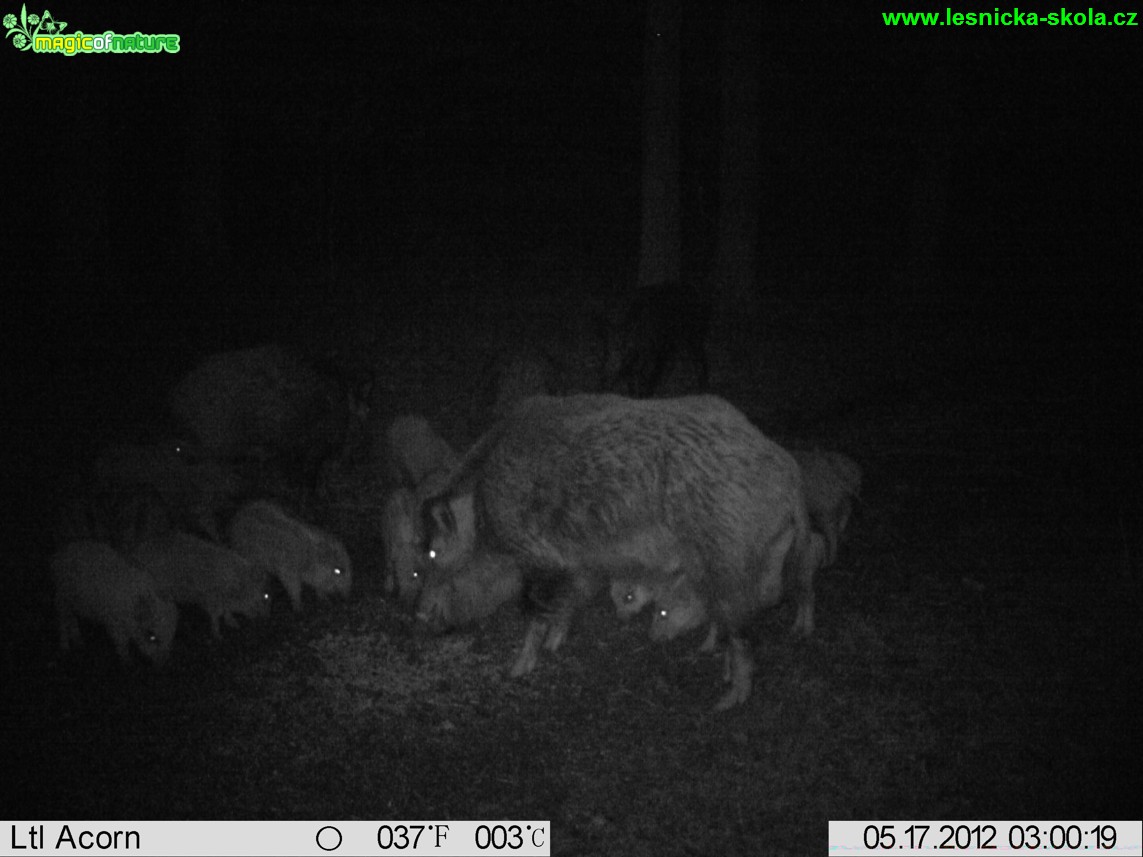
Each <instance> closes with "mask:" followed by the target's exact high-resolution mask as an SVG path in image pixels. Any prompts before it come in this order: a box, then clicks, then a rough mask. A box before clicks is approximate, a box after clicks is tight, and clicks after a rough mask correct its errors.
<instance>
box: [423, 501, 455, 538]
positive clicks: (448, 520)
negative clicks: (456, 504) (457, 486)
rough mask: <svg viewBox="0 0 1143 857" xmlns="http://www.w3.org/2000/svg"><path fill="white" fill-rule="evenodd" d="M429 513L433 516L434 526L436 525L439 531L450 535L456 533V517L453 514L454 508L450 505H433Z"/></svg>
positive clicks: (438, 503) (439, 503)
mask: <svg viewBox="0 0 1143 857" xmlns="http://www.w3.org/2000/svg"><path fill="white" fill-rule="evenodd" d="M429 513H430V514H431V515H432V520H433V524H435V525H436V527H437V528H438V529H441V530H444V531H445V532H447V533H449V534H450V535H451V534H452V533H455V532H456V516H455V515H454V514H453V513H452V506H451V505H450V504H448V503H441V502H437V503H433V505H432V506H431V507H430V509H429Z"/></svg>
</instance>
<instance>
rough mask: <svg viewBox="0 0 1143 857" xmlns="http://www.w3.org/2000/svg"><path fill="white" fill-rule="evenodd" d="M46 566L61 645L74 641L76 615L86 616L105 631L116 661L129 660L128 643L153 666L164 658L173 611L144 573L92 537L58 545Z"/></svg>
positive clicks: (176, 614)
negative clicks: (50, 576)
mask: <svg viewBox="0 0 1143 857" xmlns="http://www.w3.org/2000/svg"><path fill="white" fill-rule="evenodd" d="M49 567H50V568H51V573H52V582H53V584H54V585H55V606H56V617H57V619H58V621H59V632H60V648H61V649H63V650H65V651H66V650H67V649H69V648H70V647H71V644H72V643H73V642H76V641H77V640H79V639H80V631H79V619H88V620H90V621H93V622H96V623H98V624H100V625H102V626H103V627H104V628H105V629H106V630H107V633H108V634H109V635H110V636H111V641H112V642H113V643H114V644H115V652H116V654H117V655H119V660H120V661H122V662H124V663H126V662H128V660H129V659H130V650H129V648H128V646H129V644H130V643H134V644H135V647H136V648H137V649H138V650H139V653H140V654H141V655H143V656H144V657H145V658H147V659H148V660H149V661H151V662H152V663H154V664H155V665H156V666H161V665H162V664H163V663H164V662H165V661H166V660H167V657H168V655H169V654H170V651H171V643H172V642H173V641H174V638H175V629H176V628H177V627H178V621H179V611H178V608H177V607H175V605H174V602H173V601H171V599H169V598H167V597H165V596H164V595H163V594H162V593H161V592H160V590H159V588H158V586H157V585H156V583H155V581H154V579H153V578H152V577H151V576H150V575H149V574H148V573H147V572H145V571H144V570H143V569H141V568H139V567H137V566H135V565H132V564H131V563H129V562H128V561H127V560H126V559H125V558H124V557H123V556H122V555H121V554H120V553H119V552H118V551H116V550H115V549H114V548H112V547H111V546H110V545H107V544H103V543H102V542H96V541H78V542H72V543H70V544H67V545H64V546H63V547H62V548H60V549H59V550H58V551H56V553H55V554H54V555H53V556H52V558H51V560H50V561H49Z"/></svg>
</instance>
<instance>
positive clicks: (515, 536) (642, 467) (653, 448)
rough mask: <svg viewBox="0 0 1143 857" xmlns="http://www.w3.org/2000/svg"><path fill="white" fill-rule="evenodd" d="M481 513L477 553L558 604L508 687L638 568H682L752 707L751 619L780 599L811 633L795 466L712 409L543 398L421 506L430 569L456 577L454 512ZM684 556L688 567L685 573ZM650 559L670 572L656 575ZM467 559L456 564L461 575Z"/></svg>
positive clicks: (710, 404)
mask: <svg viewBox="0 0 1143 857" xmlns="http://www.w3.org/2000/svg"><path fill="white" fill-rule="evenodd" d="M465 491H471V492H472V494H473V498H474V507H475V514H474V527H475V535H474V539H475V545H476V547H475V548H474V553H475V555H477V556H479V555H480V553H481V552H483V553H488V554H495V553H498V552H499V553H508V554H509V555H511V556H513V557H514V558H515V559H516V561H517V562H518V563H519V564H520V566H521V571H522V576H523V581H524V587H525V590H526V591H528V590H530V589H531V588H532V587H534V586H543V587H544V588H545V589H547V590H549V591H554V592H555V593H556V595H555V597H553V598H552V599H551V601H550V604H549V608H548V609H547V610H545V611H544V612H542V613H540V614H539V615H538V616H537V617H536V618H534V619H533V620H532V622H531V624H530V625H529V628H528V632H527V634H526V636H525V639H524V645H523V647H522V649H521V652H520V654H519V656H518V657H517V659H516V661H515V663H514V664H513V667H512V669H511V674H512V675H514V676H519V675H523V674H525V673H528V672H530V671H531V670H532V669H534V668H535V666H536V663H537V658H538V654H539V648H540V645H541V644H542V643H543V644H544V645H545V646H546V648H548V649H549V650H551V651H555V650H556V649H557V648H558V647H559V646H560V644H561V643H562V641H563V639H564V636H565V635H566V631H567V627H568V623H569V621H570V619H571V617H572V616H573V615H574V613H575V611H576V609H577V608H578V607H579V606H580V605H581V604H583V603H585V602H586V601H587V600H589V599H590V597H591V595H592V594H593V593H594V592H596V591H597V590H598V589H599V588H600V587H601V586H604V585H607V584H609V583H610V582H611V581H612V580H616V579H630V578H632V576H633V573H632V570H633V565H636V566H638V565H640V564H642V565H643V568H641V569H638V574H639V575H642V576H644V577H646V578H647V579H649V580H651V581H657V582H667V581H669V580H671V579H672V577H673V576H674V575H675V574H676V573H677V569H678V568H679V563H680V562H682V563H683V564H684V566H685V567H686V568H687V570H688V575H689V577H690V581H691V583H692V584H693V585H694V587H695V588H696V590H697V591H698V592H699V593H700V595H701V596H702V599H703V603H704V604H705V605H707V608H708V609H709V610H710V612H711V614H712V619H713V620H714V621H716V622H717V623H718V624H719V626H720V627H722V628H725V629H726V632H727V635H728V638H729V644H730V647H729V648H730V663H731V667H732V670H731V671H732V687H731V689H730V690H729V691H728V692H727V694H726V695H725V696H724V697H723V698H722V699H721V700H720V701H719V702H718V704H717V706H716V707H717V708H718V709H719V710H722V709H726V708H729V707H731V706H733V705H737V704H739V703H742V702H744V701H745V700H746V699H747V698H748V696H749V694H750V689H751V686H752V681H753V672H754V659H753V655H752V653H751V651H750V648H749V646H748V645H747V642H746V640H745V637H744V631H745V629H746V627H747V625H748V623H749V622H750V620H751V619H752V617H753V616H754V615H755V614H756V613H757V612H758V611H759V610H760V609H762V608H765V607H769V606H772V605H775V604H777V603H778V602H779V601H780V600H781V599H782V598H783V596H784V595H786V594H787V593H790V594H792V595H793V597H794V600H795V603H796V608H797V609H796V618H795V623H794V628H795V631H797V632H799V633H802V634H809V633H811V632H812V630H813V607H814V596H813V575H814V572H815V570H816V564H815V563H814V562H813V561H812V558H811V557H810V555H809V551H810V529H809V519H808V515H807V512H806V507H805V497H804V494H803V488H802V477H801V472H800V470H799V468H798V466H797V463H796V462H795V461H794V459H793V458H792V457H791V456H790V454H789V453H788V452H786V451H785V450H784V449H782V448H781V447H780V446H779V445H778V444H776V443H774V442H773V441H771V440H769V439H768V438H767V437H766V436H765V435H763V434H762V432H760V431H759V430H758V429H757V428H755V427H754V426H753V425H752V424H751V423H750V421H749V420H747V419H746V417H744V416H743V415H742V414H741V413H740V412H739V411H738V410H736V409H735V408H734V407H733V406H731V405H730V404H729V403H727V402H726V401H724V400H722V399H719V398H717V397H714V396H696V397H688V398H681V399H667V400H636V399H625V398H622V397H619V396H612V395H600V396H569V397H566V398H562V399H561V398H554V397H544V396H540V397H534V398H530V399H527V400H525V401H524V402H522V403H521V404H520V405H519V406H518V407H517V408H515V409H514V410H513V411H512V413H511V414H510V415H509V416H508V417H507V418H505V419H504V420H502V421H501V422H500V423H498V424H497V425H496V426H494V427H493V428H492V429H491V430H490V431H489V432H487V433H486V434H485V435H484V436H483V437H482V438H481V440H480V441H478V442H477V444H476V445H475V446H474V447H473V449H471V450H470V451H469V453H468V454H467V455H466V456H465V459H464V460H463V461H462V462H461V465H460V466H459V467H458V468H457V470H456V471H455V472H454V473H453V474H452V476H451V477H450V478H449V480H448V483H447V484H446V486H445V488H444V490H443V491H442V492H441V493H440V494H439V495H438V496H436V497H433V498H430V499H429V500H428V501H427V503H426V522H427V523H428V524H429V525H430V526H431V529H430V531H429V535H428V538H427V542H428V546H429V551H430V555H431V556H432V557H434V558H435V560H434V561H436V562H438V563H440V562H441V561H442V560H441V558H442V557H449V559H448V561H447V562H448V564H450V565H451V564H454V563H456V562H458V559H457V552H456V551H455V550H454V545H455V544H456V543H457V542H460V541H463V540H464V538H465V536H464V534H462V533H458V530H457V523H456V520H455V516H454V515H453V513H452V510H451V507H450V505H449V503H450V501H452V500H454V499H455V498H456V497H457V496H458V495H459V494H461V493H462V492H465ZM680 551H681V556H682V558H681V559H680V558H679V553H680ZM640 557H644V558H646V557H651V558H655V557H658V558H665V559H666V561H663V562H661V563H660V567H658V568H656V567H654V565H655V561H653V560H652V561H648V560H647V559H639V558H640ZM463 561H464V559H463V558H461V559H459V562H460V563H463Z"/></svg>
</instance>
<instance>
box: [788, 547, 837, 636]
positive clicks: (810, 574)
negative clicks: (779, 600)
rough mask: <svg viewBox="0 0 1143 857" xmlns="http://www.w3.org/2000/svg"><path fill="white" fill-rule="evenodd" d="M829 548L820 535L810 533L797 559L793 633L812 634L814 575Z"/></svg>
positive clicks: (823, 561) (822, 562) (824, 559)
mask: <svg viewBox="0 0 1143 857" xmlns="http://www.w3.org/2000/svg"><path fill="white" fill-rule="evenodd" d="M828 550H829V548H828V547H827V546H826V541H825V538H824V537H823V536H822V535H821V534H820V533H811V534H810V538H809V540H808V541H807V543H806V548H805V550H804V551H803V552H802V555H801V556H799V557H797V562H798V568H797V575H796V578H795V580H794V603H795V605H796V607H797V614H796V615H795V617H794V629H793V631H794V633H795V634H800V635H801V636H803V637H808V636H810V635H811V634H812V633H813V632H814V573H815V572H816V571H817V570H818V569H819V568H821V567H822V566H823V564H824V563H825V561H826V554H827V552H828Z"/></svg>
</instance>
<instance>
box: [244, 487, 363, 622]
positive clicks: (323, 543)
mask: <svg viewBox="0 0 1143 857" xmlns="http://www.w3.org/2000/svg"><path fill="white" fill-rule="evenodd" d="M228 539H229V543H230V546H231V547H232V548H234V550H236V551H238V552H239V553H240V554H242V555H243V556H245V557H246V558H247V559H249V560H251V561H252V562H253V563H255V564H256V565H258V566H260V567H262V568H265V569H266V570H268V571H269V572H270V573H271V574H273V575H274V576H275V577H277V578H278V581H279V582H280V583H281V584H282V587H283V588H284V589H285V590H286V594H287V595H288V596H289V598H290V605H291V606H292V607H293V609H294V610H295V611H297V610H301V609H302V586H303V585H305V586H308V587H310V588H311V589H313V590H314V592H315V593H317V595H318V597H320V598H326V597H328V596H330V595H338V596H341V597H343V598H344V597H348V595H349V590H350V588H351V587H352V585H353V566H352V564H351V563H350V560H349V555H348V554H347V553H346V552H345V547H344V546H343V545H342V543H341V542H340V541H339V540H338V539H337V538H336V537H334V536H332V535H330V534H329V533H326V532H323V531H322V530H319V529H318V528H317V527H312V526H310V525H309V524H305V523H303V522H301V521H299V520H298V519H296V518H294V517H292V516H290V515H288V514H286V512H285V511H283V510H282V509H281V508H280V507H279V506H277V505H275V504H273V503H270V502H268V501H265V500H256V501H254V502H252V503H247V504H246V505H245V506H243V507H242V508H241V509H239V510H238V511H237V512H236V513H235V514H234V517H233V518H232V519H231V521H230V530H229V534H228Z"/></svg>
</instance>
